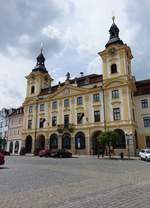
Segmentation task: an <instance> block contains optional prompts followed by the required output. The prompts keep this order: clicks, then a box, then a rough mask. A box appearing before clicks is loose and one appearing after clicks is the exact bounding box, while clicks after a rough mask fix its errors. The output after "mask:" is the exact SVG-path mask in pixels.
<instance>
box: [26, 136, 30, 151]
mask: <svg viewBox="0 0 150 208" xmlns="http://www.w3.org/2000/svg"><path fill="white" fill-rule="evenodd" d="M25 149H26V153H31V151H32V137H31V136H27V137H26V140H25Z"/></svg>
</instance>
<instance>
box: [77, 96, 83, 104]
mask: <svg viewBox="0 0 150 208" xmlns="http://www.w3.org/2000/svg"><path fill="white" fill-rule="evenodd" d="M82 104H83V98H82V97H77V105H82Z"/></svg>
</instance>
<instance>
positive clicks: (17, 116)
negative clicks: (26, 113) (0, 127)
mask: <svg viewBox="0 0 150 208" xmlns="http://www.w3.org/2000/svg"><path fill="white" fill-rule="evenodd" d="M22 122H23V107H19V108H16V109H13V111H12V112H11V113H10V114H9V129H8V140H7V151H9V152H10V153H11V154H17V155H19V154H20V150H21V146H22Z"/></svg>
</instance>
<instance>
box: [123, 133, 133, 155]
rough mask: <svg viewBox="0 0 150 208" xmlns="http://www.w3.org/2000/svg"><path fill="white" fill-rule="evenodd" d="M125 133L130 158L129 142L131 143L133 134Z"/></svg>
mask: <svg viewBox="0 0 150 208" xmlns="http://www.w3.org/2000/svg"><path fill="white" fill-rule="evenodd" d="M125 135H126V140H127V145H128V159H130V144H132V143H133V135H132V133H129V134H127V133H126V134H125Z"/></svg>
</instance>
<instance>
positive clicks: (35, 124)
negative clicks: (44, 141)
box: [34, 101, 38, 152]
mask: <svg viewBox="0 0 150 208" xmlns="http://www.w3.org/2000/svg"><path fill="white" fill-rule="evenodd" d="M37 113H38V102H37V101H36V114H35V134H34V137H35V140H34V152H35V151H36V133H37Z"/></svg>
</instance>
